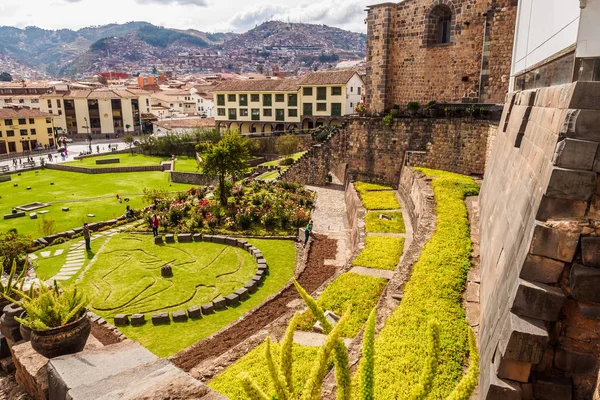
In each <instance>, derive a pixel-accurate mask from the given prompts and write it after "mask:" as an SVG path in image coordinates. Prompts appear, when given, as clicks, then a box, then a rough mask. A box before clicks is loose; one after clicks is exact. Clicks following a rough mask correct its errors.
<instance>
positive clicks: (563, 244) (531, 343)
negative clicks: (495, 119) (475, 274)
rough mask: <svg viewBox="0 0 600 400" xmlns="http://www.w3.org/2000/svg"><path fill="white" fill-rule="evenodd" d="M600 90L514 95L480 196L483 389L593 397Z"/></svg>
mask: <svg viewBox="0 0 600 400" xmlns="http://www.w3.org/2000/svg"><path fill="white" fill-rule="evenodd" d="M599 124H600V82H585V83H582V82H580V83H576V84H569V85H563V86H556V87H550V88H543V89H537V90H533V91H525V92H519V93H514V94H511V95H509V96H507V102H506V105H505V108H504V114H503V117H502V120H501V122H500V127H499V129H498V132H497V136H496V138H495V144H494V148H493V151H492V153H491V154H492V156H491V159H490V161H489V167H488V169H487V170H486V173H485V179H484V182H483V187H482V191H481V196H480V209H481V293H480V297H481V326H480V354H481V363H480V370H481V375H480V393H481V397H482V398H484V399H521V398H531V397H530V396H531V393H532V391H533V396H534V397H535V398H538V399H571V398H574V399H582V400H583V399H590V398H591V397H592V393H593V391H594V386H595V385H596V381H597V375H598V366H599V365H600V364H599V362H598V359H599V358H600V347H599V346H598V345H597V343H598V339H600V290H598V288H599V287H600V268H598V267H600V229H598V228H597V225H598V220H599V219H600V207H599V206H598V205H600V185H599V186H598V187H597V172H598V171H600V156H597V153H598V152H597V149H598V147H599V146H598V143H599V142H600V135H599V134H598V128H597V127H598V126H599Z"/></svg>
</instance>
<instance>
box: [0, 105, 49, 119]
mask: <svg viewBox="0 0 600 400" xmlns="http://www.w3.org/2000/svg"><path fill="white" fill-rule="evenodd" d="M47 117H52V114H48V113H45V112H41V111H40V110H37V109H32V108H0V119H4V118H47Z"/></svg>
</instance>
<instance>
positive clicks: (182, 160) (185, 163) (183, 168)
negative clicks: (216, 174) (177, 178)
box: [175, 156, 202, 173]
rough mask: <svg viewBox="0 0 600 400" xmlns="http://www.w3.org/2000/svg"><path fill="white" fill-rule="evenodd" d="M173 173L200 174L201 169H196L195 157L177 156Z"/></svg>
mask: <svg viewBox="0 0 600 400" xmlns="http://www.w3.org/2000/svg"><path fill="white" fill-rule="evenodd" d="M175 171H179V172H197V173H201V172H202V168H198V162H197V161H196V157H189V156H177V161H175Z"/></svg>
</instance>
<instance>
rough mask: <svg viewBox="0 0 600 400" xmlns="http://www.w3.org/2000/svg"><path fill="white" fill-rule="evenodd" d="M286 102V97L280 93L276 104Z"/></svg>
mask: <svg viewBox="0 0 600 400" xmlns="http://www.w3.org/2000/svg"><path fill="white" fill-rule="evenodd" d="M284 101H285V95H284V94H283V93H278V94H276V95H275V103H283V102H284Z"/></svg>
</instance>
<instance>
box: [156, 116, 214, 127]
mask: <svg viewBox="0 0 600 400" xmlns="http://www.w3.org/2000/svg"><path fill="white" fill-rule="evenodd" d="M153 124H154V125H156V126H160V127H161V128H164V129H181V128H198V127H209V126H215V119H214V118H186V119H173V120H164V121H157V122H153Z"/></svg>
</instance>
